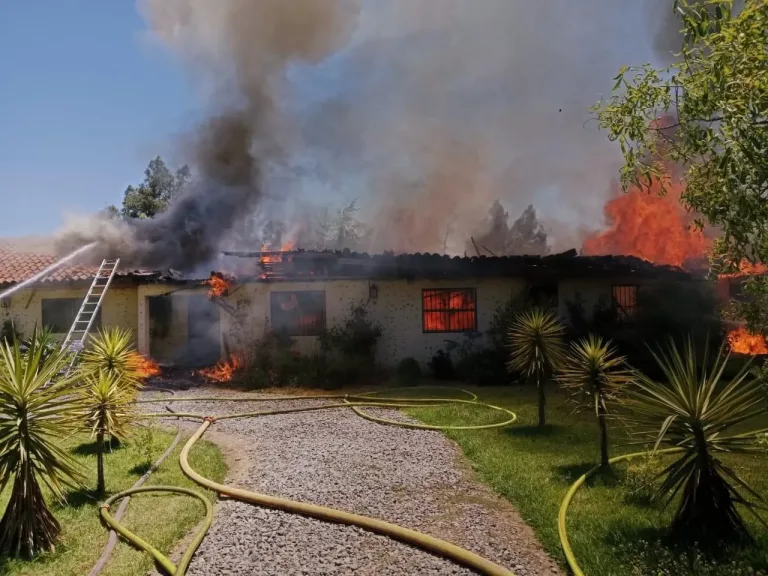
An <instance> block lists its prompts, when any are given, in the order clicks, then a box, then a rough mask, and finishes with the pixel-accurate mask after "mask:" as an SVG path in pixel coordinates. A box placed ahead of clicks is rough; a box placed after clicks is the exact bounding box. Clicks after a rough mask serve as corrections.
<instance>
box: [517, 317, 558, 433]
mask: <svg viewBox="0 0 768 576" xmlns="http://www.w3.org/2000/svg"><path fill="white" fill-rule="evenodd" d="M564 336H565V326H563V324H562V323H561V322H560V320H559V319H558V318H557V316H555V314H554V313H553V312H551V311H549V310H543V309H541V308H533V309H531V310H527V311H525V312H523V313H521V314H518V315H517V316H515V318H514V320H513V321H512V323H511V324H510V326H509V331H508V333H507V337H508V342H509V348H510V357H509V362H508V365H507V366H508V368H509V369H510V371H517V372H521V373H522V374H523V375H524V376H525V377H527V378H529V379H530V380H532V381H533V382H534V383H535V384H536V387H537V388H538V390H539V426H540V427H543V426H545V425H546V423H547V414H546V406H547V397H546V393H545V388H544V387H545V385H546V383H547V381H548V380H549V379H550V378H551V377H552V375H553V374H554V373H555V372H557V371H558V370H559V369H560V367H561V366H562V364H563V359H564V354H565V345H564V343H563V337H564Z"/></svg>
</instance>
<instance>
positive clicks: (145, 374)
mask: <svg viewBox="0 0 768 576" xmlns="http://www.w3.org/2000/svg"><path fill="white" fill-rule="evenodd" d="M132 360H133V362H134V363H135V365H136V369H137V371H138V373H139V377H140V378H144V379H146V378H151V377H152V376H157V375H158V374H160V372H161V370H160V366H158V365H157V362H155V361H154V360H151V359H149V358H146V357H144V356H142V355H141V354H139V353H138V352H134V353H133V358H132Z"/></svg>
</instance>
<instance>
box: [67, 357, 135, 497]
mask: <svg viewBox="0 0 768 576" xmlns="http://www.w3.org/2000/svg"><path fill="white" fill-rule="evenodd" d="M78 395H79V397H80V399H81V402H82V406H83V410H84V412H85V421H86V424H87V426H88V427H89V428H90V430H91V434H92V436H95V437H96V490H97V491H98V492H99V493H100V494H103V493H104V491H105V489H106V486H105V483H104V441H105V440H107V439H110V438H117V439H119V440H122V439H124V438H125V436H126V434H127V432H128V426H129V425H130V424H131V423H132V422H133V420H134V414H135V412H134V410H133V400H134V397H135V388H134V386H133V384H132V383H131V382H129V381H127V380H125V379H124V378H123V377H122V376H121V375H120V373H119V372H114V371H111V372H110V371H107V370H100V371H99V372H96V373H91V374H88V375H86V376H85V379H84V386H82V387H80V388H79V389H78Z"/></svg>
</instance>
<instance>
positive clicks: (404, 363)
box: [395, 358, 421, 386]
mask: <svg viewBox="0 0 768 576" xmlns="http://www.w3.org/2000/svg"><path fill="white" fill-rule="evenodd" d="M395 375H396V378H397V383H398V384H399V385H400V386H416V385H417V384H418V383H419V381H420V380H421V366H420V365H419V363H418V361H417V360H416V359H415V358H403V359H402V360H400V362H398V363H397V369H396V370H395Z"/></svg>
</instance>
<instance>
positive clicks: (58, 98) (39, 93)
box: [0, 0, 196, 236]
mask: <svg viewBox="0 0 768 576" xmlns="http://www.w3.org/2000/svg"><path fill="white" fill-rule="evenodd" d="M143 29H144V22H143V21H142V19H141V17H140V16H139V14H138V13H137V12H136V8H135V5H134V3H133V2H132V1H130V0H110V1H98V2H97V1H95V0H90V1H88V0H67V1H66V2H58V1H50V0H26V1H24V2H15V1H9V2H0V55H1V56H0V175H2V177H0V198H1V199H2V204H0V213H2V218H1V219H0V236H18V235H26V234H46V233H49V232H51V231H53V230H55V229H56V228H58V226H59V224H60V223H61V218H62V214H63V212H64V211H65V210H67V209H72V210H77V211H79V212H90V211H93V210H94V209H98V208H100V207H102V206H105V205H107V204H110V203H119V201H120V199H121V197H122V193H123V190H124V189H125V187H126V186H127V185H128V184H131V183H135V182H138V181H140V180H141V178H142V174H143V170H144V168H145V167H146V165H147V162H148V161H149V159H150V158H152V157H153V156H154V155H156V154H161V155H163V156H164V157H165V156H168V157H169V160H170V157H171V153H172V147H171V146H170V137H171V136H172V134H173V133H174V132H177V131H178V130H180V129H181V128H183V126H184V125H185V118H186V117H188V115H189V114H192V113H194V109H195V106H196V103H195V101H194V94H193V92H192V90H190V89H189V86H188V84H187V82H186V79H185V77H184V75H183V72H182V69H181V67H179V66H177V65H176V64H175V63H174V61H173V60H172V59H171V58H170V57H169V56H168V54H167V53H166V52H164V51H163V50H162V49H161V48H158V47H153V46H150V45H148V44H147V43H146V42H145V41H143V40H142V38H141V32H142V30H143Z"/></svg>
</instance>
